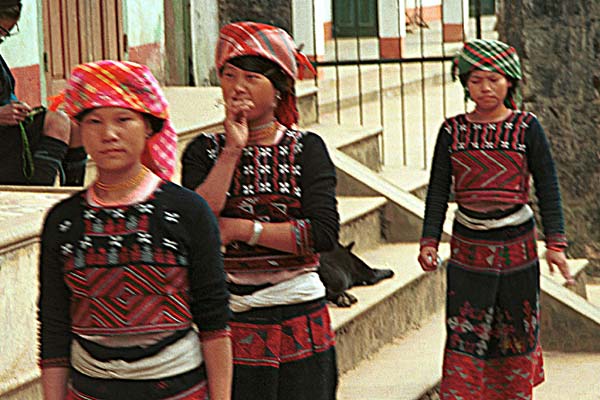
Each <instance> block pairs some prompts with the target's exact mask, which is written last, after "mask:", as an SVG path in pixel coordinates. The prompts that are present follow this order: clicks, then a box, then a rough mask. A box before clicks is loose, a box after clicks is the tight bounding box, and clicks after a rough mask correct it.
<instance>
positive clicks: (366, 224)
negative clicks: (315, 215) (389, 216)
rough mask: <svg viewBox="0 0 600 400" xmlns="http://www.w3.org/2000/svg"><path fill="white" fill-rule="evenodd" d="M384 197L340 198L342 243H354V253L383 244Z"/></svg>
mask: <svg viewBox="0 0 600 400" xmlns="http://www.w3.org/2000/svg"><path fill="white" fill-rule="evenodd" d="M386 202H387V200H386V199H385V198H384V197H338V209H339V212H340V225H341V229H340V242H341V243H343V244H344V245H346V244H348V243H350V242H354V243H355V246H354V251H360V250H362V249H367V248H373V247H376V246H378V245H379V244H381V243H382V242H383V236H382V232H381V226H382V223H383V216H382V214H383V207H384V206H385V204H386Z"/></svg>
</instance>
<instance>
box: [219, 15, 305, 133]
mask: <svg viewBox="0 0 600 400" xmlns="http://www.w3.org/2000/svg"><path fill="white" fill-rule="evenodd" d="M240 56H257V57H263V58H266V59H267V60H270V61H272V62H274V63H275V64H277V65H278V66H279V67H280V68H281V69H282V70H283V72H284V73H285V74H286V75H287V76H288V77H290V78H291V79H292V81H295V80H296V79H302V77H303V73H304V68H308V70H310V71H311V72H312V73H313V74H316V72H315V69H314V67H313V66H312V64H311V63H310V61H309V60H308V58H306V56H305V55H304V54H302V53H300V51H299V50H298V49H297V48H296V44H295V43H294V40H293V39H292V37H291V36H290V35H289V34H288V33H287V32H286V31H284V30H283V29H281V28H277V27H275V26H271V25H266V24H261V23H257V22H235V23H232V24H229V25H225V26H224V27H223V28H221V32H220V34H219V40H218V42H217V50H216V57H215V64H216V67H217V71H219V73H220V71H221V69H222V68H223V66H224V65H225V63H226V62H227V61H229V60H230V59H232V58H235V57H240ZM281 95H282V99H281V101H280V102H279V106H278V107H277V109H276V110H275V117H277V120H278V121H279V122H281V123H282V124H283V125H285V126H287V127H288V128H289V127H292V126H293V125H295V124H296V123H297V122H298V109H297V107H296V95H295V92H294V90H293V87H292V92H291V93H282V94H281Z"/></svg>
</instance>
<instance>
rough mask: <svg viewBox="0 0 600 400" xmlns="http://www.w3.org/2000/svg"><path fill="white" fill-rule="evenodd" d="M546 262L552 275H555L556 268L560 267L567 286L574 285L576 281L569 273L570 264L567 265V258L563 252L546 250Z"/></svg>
mask: <svg viewBox="0 0 600 400" xmlns="http://www.w3.org/2000/svg"><path fill="white" fill-rule="evenodd" d="M546 261H547V262H548V267H549V268H550V273H551V274H553V273H554V266H556V267H558V270H559V271H560V273H561V275H562V276H563V277H564V278H565V279H566V280H567V285H574V284H575V279H573V275H571V272H570V271H569V264H568V263H567V257H566V256H565V253H564V252H562V251H554V250H549V249H548V250H546Z"/></svg>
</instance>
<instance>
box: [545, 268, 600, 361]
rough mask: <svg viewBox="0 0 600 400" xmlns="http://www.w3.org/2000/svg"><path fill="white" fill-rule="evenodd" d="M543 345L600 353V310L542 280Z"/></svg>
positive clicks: (550, 347)
mask: <svg viewBox="0 0 600 400" xmlns="http://www.w3.org/2000/svg"><path fill="white" fill-rule="evenodd" d="M540 284H541V288H542V295H541V307H542V316H541V326H540V331H541V342H542V346H543V347H544V348H545V349H548V350H557V351H564V352H600V308H599V307H596V306H594V305H593V304H591V303H589V302H588V301H586V300H585V299H584V298H582V297H581V296H578V295H577V294H575V293H574V292H572V291H570V290H568V289H566V288H565V287H563V286H561V285H560V284H558V283H556V282H554V281H553V280H552V279H550V278H548V277H547V276H544V275H542V276H541V277H540Z"/></svg>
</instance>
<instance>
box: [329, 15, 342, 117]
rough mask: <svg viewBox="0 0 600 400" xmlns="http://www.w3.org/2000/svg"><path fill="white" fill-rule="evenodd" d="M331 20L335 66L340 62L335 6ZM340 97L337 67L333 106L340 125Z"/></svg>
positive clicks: (338, 70)
mask: <svg viewBox="0 0 600 400" xmlns="http://www.w3.org/2000/svg"><path fill="white" fill-rule="evenodd" d="M331 14H332V19H333V33H334V35H333V36H334V39H333V44H334V51H333V53H334V58H335V62H336V64H337V63H339V61H340V54H339V39H338V32H337V26H336V25H335V22H336V16H335V6H334V7H332V13H331ZM340 98H341V95H340V67H339V65H336V66H335V106H336V120H337V123H338V124H341V123H342V115H341V114H342V112H341V100H340Z"/></svg>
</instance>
